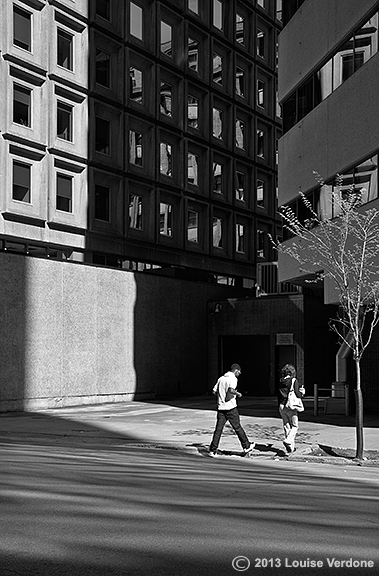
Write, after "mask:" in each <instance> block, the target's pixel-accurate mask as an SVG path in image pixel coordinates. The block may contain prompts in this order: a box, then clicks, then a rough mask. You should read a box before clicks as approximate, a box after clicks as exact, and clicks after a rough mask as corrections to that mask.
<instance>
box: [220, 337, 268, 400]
mask: <svg viewBox="0 0 379 576" xmlns="http://www.w3.org/2000/svg"><path fill="white" fill-rule="evenodd" d="M234 362H236V363H237V364H240V366H241V369H242V374H241V376H240V377H239V382H238V389H239V390H240V392H242V393H243V394H248V395H250V396H270V387H269V379H270V337H269V336H222V337H220V365H221V373H224V372H226V371H227V370H229V368H230V366H231V365H232V364H233V363H234Z"/></svg>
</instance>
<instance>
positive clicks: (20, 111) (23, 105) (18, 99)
mask: <svg viewBox="0 0 379 576" xmlns="http://www.w3.org/2000/svg"><path fill="white" fill-rule="evenodd" d="M30 103H31V90H28V89H27V88H24V87H23V86H18V85H17V84H14V86H13V122H15V123H16V124H21V125H22V126H30Z"/></svg>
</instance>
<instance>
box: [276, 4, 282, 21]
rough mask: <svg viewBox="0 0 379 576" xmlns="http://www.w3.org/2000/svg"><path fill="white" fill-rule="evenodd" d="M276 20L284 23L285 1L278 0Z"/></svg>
mask: <svg viewBox="0 0 379 576" xmlns="http://www.w3.org/2000/svg"><path fill="white" fill-rule="evenodd" d="M276 18H277V20H279V22H282V21H283V0H276Z"/></svg>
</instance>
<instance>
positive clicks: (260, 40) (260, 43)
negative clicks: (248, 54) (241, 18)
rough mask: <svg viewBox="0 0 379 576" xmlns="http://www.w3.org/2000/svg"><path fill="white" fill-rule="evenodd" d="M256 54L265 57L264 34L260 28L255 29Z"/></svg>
mask: <svg viewBox="0 0 379 576" xmlns="http://www.w3.org/2000/svg"><path fill="white" fill-rule="evenodd" d="M257 55H258V56H259V57H260V58H265V56H266V52H265V34H264V32H263V31H262V30H259V28H258V29H257Z"/></svg>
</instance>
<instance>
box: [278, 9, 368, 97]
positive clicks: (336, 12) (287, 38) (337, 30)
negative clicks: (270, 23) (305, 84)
mask: <svg viewBox="0 0 379 576" xmlns="http://www.w3.org/2000/svg"><path fill="white" fill-rule="evenodd" d="M376 4H377V2H376V0H359V1H357V0H317V1H314V0H306V1H305V2H304V3H303V4H302V5H301V7H300V8H299V10H298V11H297V12H296V13H295V15H294V16H293V18H291V20H290V21H289V23H288V24H287V25H286V26H285V27H284V28H283V30H282V32H281V33H280V34H279V59H280V66H279V71H278V74H279V78H278V90H279V100H280V101H282V100H283V98H285V97H286V96H287V95H288V94H289V93H290V92H292V90H294V88H296V86H297V85H298V84H300V83H301V82H302V81H303V80H304V78H305V77H306V76H307V75H308V74H309V73H310V72H312V71H314V70H315V69H317V68H318V66H319V65H320V63H321V62H322V61H323V60H324V59H325V58H326V57H327V55H328V54H330V53H331V52H332V51H333V50H334V49H335V48H336V47H337V46H338V44H339V43H340V42H341V41H343V40H344V38H346V36H347V35H348V34H349V33H350V32H351V30H352V29H353V28H355V26H356V25H357V24H359V23H360V22H362V23H363V22H364V20H365V18H366V17H367V15H368V13H369V12H370V10H371V9H373V8H374V7H375V5H376Z"/></svg>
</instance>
